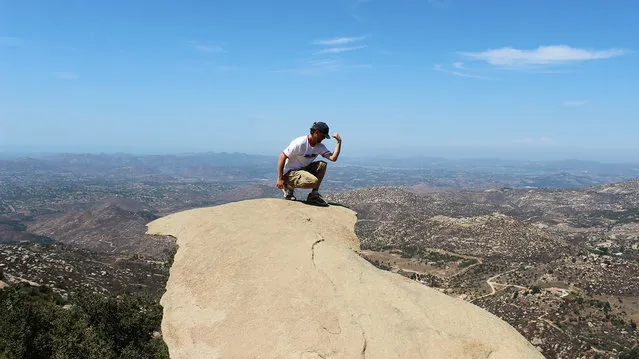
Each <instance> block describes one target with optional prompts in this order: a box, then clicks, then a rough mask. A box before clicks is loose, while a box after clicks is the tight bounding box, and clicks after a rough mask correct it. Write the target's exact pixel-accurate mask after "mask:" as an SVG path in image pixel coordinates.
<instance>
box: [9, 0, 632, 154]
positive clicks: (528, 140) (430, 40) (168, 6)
mask: <svg viewBox="0 0 639 359" xmlns="http://www.w3.org/2000/svg"><path fill="white" fill-rule="evenodd" d="M638 13H639V3H638V2H635V1H605V2H604V1H594V0H580V1H543V0H539V1H470V0H467V1H462V0H430V1H427V0H421V1H416V0H412V1H411V0H406V1H403V0H394V1H390V0H368V1H363V0H360V1H357V0H335V1H330V0H327V1H244V0H235V1H180V2H178V1H154V2H151V1H120V0H114V1H99V2H98V1H85V0H76V1H65V0H59V1H50V0H47V1H38V0H30V1H26V0H16V1H9V0H0V149H4V150H11V149H13V150H15V149H39V150H55V151H57V150H60V151H73V152H78V151H92V152H95V151H106V152H113V151H125V152H140V151H142V152H158V151H162V152H182V151H216V152H218V151H232V152H233V151H237V152H246V153H261V154H271V153H274V154H277V153H278V152H279V151H280V150H281V149H283V148H284V147H285V146H286V145H287V144H288V142H289V141H290V140H291V139H292V138H293V137H296V136H299V135H302V134H305V133H307V131H308V128H309V127H310V125H311V124H312V123H313V121H320V120H321V121H325V122H327V123H328V124H329V126H330V127H331V132H339V133H340V135H341V136H342V137H343V139H344V149H343V151H344V152H343V153H344V154H346V155H348V154H349V152H350V154H353V155H362V154H380V153H383V154H398V155H403V154H408V155H414V154H423V155H429V154H433V155H446V154H447V153H451V154H452V153H467V154H469V155H472V154H477V153H484V152H482V151H491V150H494V151H497V152H495V153H503V154H509V153H518V152H522V153H523V152H526V153H528V154H533V155H534V154H541V153H558V154H566V153H570V154H574V153H582V154H583V153H592V154H597V153H604V152H605V153H621V152H624V151H625V152H626V153H630V152H632V153H635V154H638V153H639V141H638V140H637V135H638V134H639V65H638V64H639V56H638V53H637V50H639V38H638V37H637V35H636V34H639V22H637V21H636V14H638ZM334 144H335V141H334V140H330V141H328V142H327V145H328V147H329V148H332V146H334ZM615 151H616V152H615ZM633 151H634V152H633Z"/></svg>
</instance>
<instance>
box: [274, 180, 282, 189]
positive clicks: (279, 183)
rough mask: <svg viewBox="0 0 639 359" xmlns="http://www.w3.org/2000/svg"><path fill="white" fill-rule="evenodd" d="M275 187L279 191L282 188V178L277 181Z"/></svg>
mask: <svg viewBox="0 0 639 359" xmlns="http://www.w3.org/2000/svg"><path fill="white" fill-rule="evenodd" d="M275 186H277V188H279V189H282V188H284V178H280V179H278V180H277V184H276V185H275Z"/></svg>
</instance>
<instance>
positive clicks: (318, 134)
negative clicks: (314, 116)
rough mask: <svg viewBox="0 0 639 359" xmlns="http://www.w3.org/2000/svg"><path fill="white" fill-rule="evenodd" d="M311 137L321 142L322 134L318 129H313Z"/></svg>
mask: <svg viewBox="0 0 639 359" xmlns="http://www.w3.org/2000/svg"><path fill="white" fill-rule="evenodd" d="M312 136H313V139H314V140H315V142H317V143H320V142H322V140H323V139H324V134H323V133H321V132H320V131H319V130H315V131H313V135H312Z"/></svg>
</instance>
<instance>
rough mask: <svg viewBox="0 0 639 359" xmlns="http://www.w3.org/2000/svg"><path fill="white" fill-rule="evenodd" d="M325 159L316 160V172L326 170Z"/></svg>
mask: <svg viewBox="0 0 639 359" xmlns="http://www.w3.org/2000/svg"><path fill="white" fill-rule="evenodd" d="M326 166H327V164H326V161H317V172H318V173H319V172H326Z"/></svg>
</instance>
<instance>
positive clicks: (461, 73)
mask: <svg viewBox="0 0 639 359" xmlns="http://www.w3.org/2000/svg"><path fill="white" fill-rule="evenodd" d="M434 69H435V70H436V71H441V72H445V73H447V74H451V75H455V76H460V77H470V78H473V79H480V80H492V79H491V78H490V77H486V76H479V75H473V74H467V73H465V72H459V71H452V70H447V69H444V68H442V67H441V65H435V67H434Z"/></svg>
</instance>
